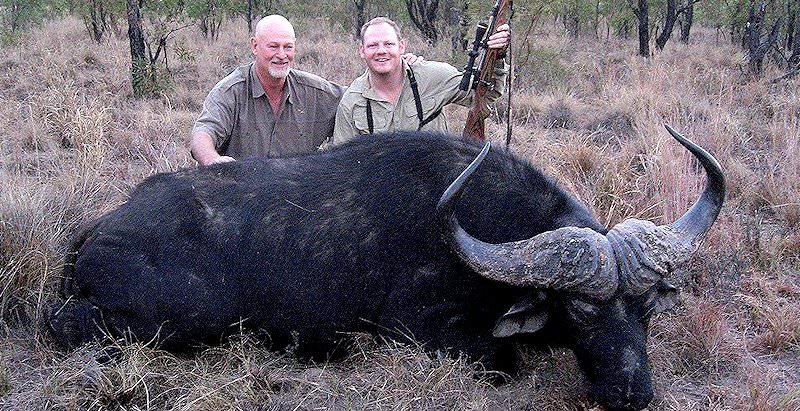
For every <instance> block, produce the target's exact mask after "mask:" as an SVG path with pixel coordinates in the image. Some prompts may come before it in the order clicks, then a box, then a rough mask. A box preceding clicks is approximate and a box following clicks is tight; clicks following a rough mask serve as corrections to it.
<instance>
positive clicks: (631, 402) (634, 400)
mask: <svg viewBox="0 0 800 411" xmlns="http://www.w3.org/2000/svg"><path fill="white" fill-rule="evenodd" d="M599 400H600V403H601V404H602V405H603V407H604V408H605V409H606V410H608V411H639V410H643V409H645V408H646V407H647V405H648V404H650V401H652V400H653V393H652V392H645V393H635V394H634V393H632V394H631V395H629V396H627V397H616V398H600V399H599Z"/></svg>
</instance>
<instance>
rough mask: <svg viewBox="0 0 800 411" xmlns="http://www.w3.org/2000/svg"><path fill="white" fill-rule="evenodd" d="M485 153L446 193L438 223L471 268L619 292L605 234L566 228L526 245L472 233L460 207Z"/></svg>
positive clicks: (524, 282) (543, 284) (593, 291)
mask: <svg viewBox="0 0 800 411" xmlns="http://www.w3.org/2000/svg"><path fill="white" fill-rule="evenodd" d="M489 147H490V144H489V143H486V145H485V146H484V147H483V150H482V151H481V153H480V154H479V155H478V156H477V157H476V158H475V160H473V161H472V163H471V164H470V165H469V166H468V167H467V168H466V169H465V170H464V171H463V172H462V173H461V175H459V176H458V178H456V180H455V181H453V183H452V184H450V186H449V187H448V188H447V190H446V191H445V192H444V194H442V197H441V199H440V200H439V204H438V206H437V209H436V210H437V211H436V213H437V219H438V222H439V226H440V228H441V231H442V235H443V239H444V241H445V242H446V243H447V244H448V245H449V246H450V247H451V248H452V250H453V251H454V252H455V253H456V254H457V255H458V256H459V258H460V259H461V260H462V261H464V262H465V263H466V264H467V265H469V267H470V268H472V269H473V270H474V271H475V272H477V273H479V274H480V275H482V276H484V277H486V278H489V279H491V280H495V281H501V282H505V283H508V284H512V285H516V286H524V287H539V288H550V289H555V290H563V291H570V292H580V293H585V294H588V295H592V296H594V297H597V298H607V297H609V296H611V295H612V294H614V292H615V291H616V289H617V284H618V279H617V269H616V263H615V260H614V258H613V257H614V254H613V251H612V250H611V246H610V244H609V242H608V240H607V239H606V237H605V236H603V235H601V234H599V233H597V232H595V231H593V230H590V229H588V228H577V227H564V228H559V229H557V230H553V231H548V232H545V233H541V234H539V235H536V236H535V237H533V238H531V239H527V240H522V241H515V242H509V243H502V244H489V243H485V242H483V241H480V240H478V239H476V238H474V237H472V236H470V235H469V234H467V233H466V232H465V231H464V229H463V228H462V227H461V225H460V224H459V223H458V220H457V219H456V217H455V204H456V203H457V202H458V199H459V198H460V197H461V194H462V192H463V191H464V189H465V187H466V183H467V181H468V180H469V178H470V176H472V174H473V173H474V172H475V170H477V169H478V166H479V165H480V163H481V161H483V159H484V157H486V154H487V153H488V151H489Z"/></svg>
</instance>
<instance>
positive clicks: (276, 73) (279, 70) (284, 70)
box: [267, 64, 289, 78]
mask: <svg viewBox="0 0 800 411" xmlns="http://www.w3.org/2000/svg"><path fill="white" fill-rule="evenodd" d="M267 73H269V75H270V76H271V77H274V78H286V76H288V75H289V65H288V64H287V65H286V66H284V67H274V66H272V65H270V66H267Z"/></svg>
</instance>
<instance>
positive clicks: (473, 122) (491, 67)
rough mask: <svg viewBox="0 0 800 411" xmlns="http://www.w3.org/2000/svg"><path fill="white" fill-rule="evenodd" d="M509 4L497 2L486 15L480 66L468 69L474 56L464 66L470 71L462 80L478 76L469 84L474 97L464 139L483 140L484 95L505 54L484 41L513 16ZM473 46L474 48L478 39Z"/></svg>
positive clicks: (486, 104)
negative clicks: (486, 24)
mask: <svg viewBox="0 0 800 411" xmlns="http://www.w3.org/2000/svg"><path fill="white" fill-rule="evenodd" d="M512 3H513V2H512V0H497V1H496V3H495V5H494V7H493V8H492V12H491V14H490V15H489V24H488V28H487V29H486V30H485V33H484V35H483V39H482V40H481V45H480V46H481V47H482V48H483V53H482V56H481V57H480V58H479V64H478V66H477V67H471V66H472V64H471V63H472V61H474V56H471V59H470V61H468V63H467V65H468V66H469V67H466V68H465V71H464V76H465V77H467V76H473V75H474V74H473V73H475V72H477V75H475V79H474V81H473V82H472V87H473V88H474V89H475V94H474V95H473V97H472V106H470V109H469V112H468V113H467V121H466V124H465V125H464V131H463V133H462V134H463V135H464V137H467V138H471V139H473V140H476V141H483V140H485V139H486V118H488V117H489V114H490V110H489V102H488V101H487V93H488V92H489V91H490V90H492V89H493V88H494V72H495V66H496V64H497V60H500V59H503V58H504V57H505V50H499V49H490V48H488V47H487V41H488V39H489V36H491V35H492V34H493V33H494V32H495V30H496V29H497V27H499V26H501V25H503V24H505V23H507V22H508V20H509V18H510V16H511V12H512ZM475 42H476V44H477V43H478V39H476V40H475ZM462 83H463V82H462ZM509 91H510V90H509Z"/></svg>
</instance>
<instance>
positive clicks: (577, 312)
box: [567, 299, 600, 328]
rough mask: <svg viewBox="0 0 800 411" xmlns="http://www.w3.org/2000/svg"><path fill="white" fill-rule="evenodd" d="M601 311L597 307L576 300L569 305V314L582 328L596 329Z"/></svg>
mask: <svg viewBox="0 0 800 411" xmlns="http://www.w3.org/2000/svg"><path fill="white" fill-rule="evenodd" d="M599 311H600V310H599V309H598V308H597V306H596V305H594V304H591V303H588V302H586V301H582V300H578V299H574V300H571V301H569V302H568V303H567V312H568V313H569V315H570V317H572V318H573V319H574V320H575V322H577V323H578V324H579V325H581V326H582V327H587V328H594V327H595V326H596V325H597V316H598V312H599Z"/></svg>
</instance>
